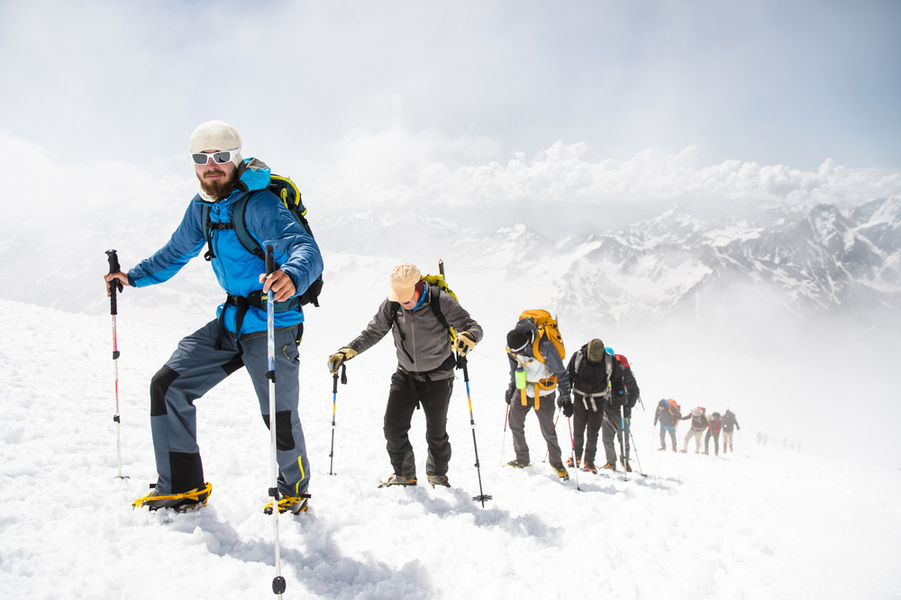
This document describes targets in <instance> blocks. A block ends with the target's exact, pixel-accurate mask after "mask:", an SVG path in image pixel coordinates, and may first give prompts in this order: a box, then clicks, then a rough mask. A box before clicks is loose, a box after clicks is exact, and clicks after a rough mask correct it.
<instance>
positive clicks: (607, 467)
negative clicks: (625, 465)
mask: <svg viewBox="0 0 901 600" xmlns="http://www.w3.org/2000/svg"><path fill="white" fill-rule="evenodd" d="M601 468H602V469H607V470H608V471H616V465H612V464H610V463H605V464H604V466H603V467H601Z"/></svg>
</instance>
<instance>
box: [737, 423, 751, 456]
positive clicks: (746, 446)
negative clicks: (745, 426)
mask: <svg viewBox="0 0 901 600" xmlns="http://www.w3.org/2000/svg"><path fill="white" fill-rule="evenodd" d="M738 439H740V440H741V445H742V446H743V447H744V449H745V454H747V455H748V458H751V451H750V450H748V445H747V444H745V436H743V435H742V434H741V429H739V430H738Z"/></svg>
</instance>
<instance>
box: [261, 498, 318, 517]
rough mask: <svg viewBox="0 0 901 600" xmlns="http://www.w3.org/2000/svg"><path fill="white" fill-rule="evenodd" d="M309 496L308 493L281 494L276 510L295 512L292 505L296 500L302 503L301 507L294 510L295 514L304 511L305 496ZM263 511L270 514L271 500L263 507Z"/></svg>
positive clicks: (305, 504)
mask: <svg viewBox="0 0 901 600" xmlns="http://www.w3.org/2000/svg"><path fill="white" fill-rule="evenodd" d="M309 497H310V495H309V494H301V495H300V496H282V498H281V500H279V501H278V512H279V513H283V512H288V511H290V512H295V511H294V510H293V506H294V504H296V503H298V502H300V503H302V507H301V509H300V510H298V511H296V512H295V514H297V513H301V512H304V511H306V510H307V498H309ZM263 512H264V513H266V514H267V515H271V514H272V500H270V501H269V504H267V505H266V506H265V507H264V508H263Z"/></svg>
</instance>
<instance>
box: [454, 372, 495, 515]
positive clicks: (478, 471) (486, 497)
mask: <svg viewBox="0 0 901 600" xmlns="http://www.w3.org/2000/svg"><path fill="white" fill-rule="evenodd" d="M468 362H469V361H467V360H466V356H464V355H463V354H458V355H457V366H462V368H463V381H464V382H465V383H466V400H467V401H468V402H469V424H470V426H471V427H472V446H473V449H474V450H475V453H476V474H477V475H478V477H479V495H478V496H473V498H472V499H473V501H474V502H481V503H482V508H485V500H491V496H489V495H488V494H485V493H484V492H483V491H482V470H481V468H480V467H479V445H478V444H477V443H476V422H475V419H474V418H473V416H472V396H470V394H469V368H468V366H467V363H468Z"/></svg>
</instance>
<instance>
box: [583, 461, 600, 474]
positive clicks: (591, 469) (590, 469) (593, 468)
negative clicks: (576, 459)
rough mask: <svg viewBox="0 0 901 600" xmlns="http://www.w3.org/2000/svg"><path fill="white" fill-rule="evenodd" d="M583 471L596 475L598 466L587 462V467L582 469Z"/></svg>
mask: <svg viewBox="0 0 901 600" xmlns="http://www.w3.org/2000/svg"><path fill="white" fill-rule="evenodd" d="M582 470H583V471H588V472H589V473H594V474H595V475H597V474H598V468H597V467H596V466H594V463H593V462H587V461H586V462H585V465H584V466H583V467H582Z"/></svg>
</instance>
